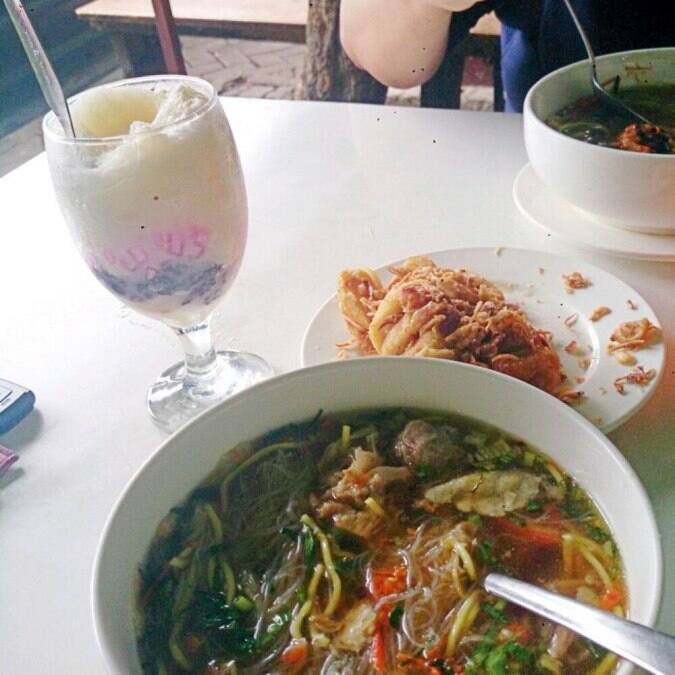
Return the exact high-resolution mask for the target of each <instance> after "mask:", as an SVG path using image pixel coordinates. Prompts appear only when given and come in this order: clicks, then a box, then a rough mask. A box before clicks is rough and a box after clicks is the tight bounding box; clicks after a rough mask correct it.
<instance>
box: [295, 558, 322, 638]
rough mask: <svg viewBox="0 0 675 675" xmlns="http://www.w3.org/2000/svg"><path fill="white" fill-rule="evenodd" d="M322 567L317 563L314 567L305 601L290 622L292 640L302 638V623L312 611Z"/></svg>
mask: <svg viewBox="0 0 675 675" xmlns="http://www.w3.org/2000/svg"><path fill="white" fill-rule="evenodd" d="M323 572H324V566H323V565H322V564H321V563H317V564H316V565H315V566H314V572H313V573H312V578H311V579H310V581H309V586H308V587H307V600H305V602H304V603H303V604H302V607H300V609H299V610H298V613H297V614H296V615H295V616H294V617H293V621H291V626H290V631H291V637H292V638H293V639H294V640H300V639H301V638H302V622H303V621H304V620H305V617H306V616H307V615H308V614H309V611H310V610H311V609H312V604H313V602H314V598H315V597H316V590H317V588H318V587H319V582H320V581H321V577H322V576H323Z"/></svg>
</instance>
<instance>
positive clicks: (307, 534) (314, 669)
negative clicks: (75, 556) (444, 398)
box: [136, 409, 627, 675]
mask: <svg viewBox="0 0 675 675" xmlns="http://www.w3.org/2000/svg"><path fill="white" fill-rule="evenodd" d="M489 571H502V572H504V573H507V574H511V575H513V576H516V577H519V578H522V579H525V580H527V581H530V582H532V583H536V584H538V585H541V586H546V587H548V588H550V589H552V590H556V591H558V592H560V593H563V594H565V595H568V596H571V597H576V598H577V599H579V600H581V601H584V602H587V603H590V604H593V605H597V606H600V607H603V608H605V609H608V610H611V611H614V612H615V613H617V614H623V613H624V612H625V610H626V607H627V604H626V603H627V598H626V591H625V587H624V583H623V580H622V569H621V561H620V557H619V553H618V551H617V549H616V546H615V544H614V542H613V540H612V538H611V535H610V533H609V530H608V528H607V525H606V524H605V522H604V521H603V519H602V518H601V516H600V514H599V513H598V511H597V509H596V508H595V507H594V505H593V503H592V502H591V500H590V499H589V497H588V496H587V495H586V494H585V493H584V492H583V491H582V490H581V489H580V488H579V486H578V485H577V484H576V483H575V482H574V480H573V479H572V478H571V477H569V476H567V475H566V474H565V473H564V472H563V471H562V469H561V468H560V467H558V466H557V465H556V464H555V463H553V462H552V461H551V460H550V459H549V458H547V457H546V456H545V455H543V454H542V453H540V452H538V451H537V450H535V449H534V448H532V447H530V446H528V445H527V444H525V443H524V442H522V441H520V440H518V439H516V438H513V437H511V436H509V435H507V434H505V433H503V432H501V431H499V430H497V429H495V428H493V427H490V426H488V425H485V424H483V423H480V422H477V421H476V420H473V419H469V418H465V417H459V416H456V415H451V414H447V413H439V412H436V411H423V410H414V409H378V410H364V411H356V412H351V413H345V414H339V415H321V414H320V415H317V416H316V417H315V418H314V419H312V420H309V421H306V422H303V423H300V424H291V425H289V426H287V427H284V428H282V429H278V430H275V431H273V432H271V433H269V434H266V435H265V436H263V437H261V438H259V439H257V440H255V441H253V442H249V443H244V444H241V445H240V446H237V447H236V448H234V449H233V450H231V451H230V452H229V453H227V454H226V455H225V457H224V459H223V460H222V461H221V463H220V464H219V465H218V466H217V467H216V468H215V469H214V470H213V472H212V473H211V474H210V475H209V476H208V477H207V478H206V479H205V480H204V481H203V482H202V483H201V484H200V485H199V486H198V487H197V488H196V489H195V490H193V492H192V493H191V494H190V495H189V497H188V498H187V499H186V500H185V501H184V502H183V503H182V504H181V505H179V506H178V507H176V508H175V509H173V510H172V511H171V513H170V514H169V515H168V516H167V517H166V518H165V519H164V520H163V521H162V522H161V523H160V525H159V527H158V529H157V532H156V534H155V536H154V538H153V541H152V542H151V544H150V548H149V551H148V554H147V556H146V559H145V560H144V562H143V564H142V566H141V568H140V587H139V593H138V597H137V617H136V618H137V629H138V648H139V654H140V658H141V663H142V668H143V671H144V672H145V673H152V674H157V675H162V674H168V673H182V672H186V671H187V672H196V673H204V674H209V675H225V674H230V675H232V674H235V673H236V674H245V673H246V674H248V673H250V674H252V673H279V674H282V673H283V674H290V673H316V674H322V675H329V674H333V675H338V674H340V675H348V674H349V673H354V674H356V673H375V674H378V675H384V674H387V675H388V674H400V675H418V674H419V675H448V674H451V673H452V674H459V673H461V674H464V675H479V674H482V673H485V674H486V675H500V674H502V673H504V674H506V673H542V674H543V673H549V674H550V673H563V674H567V673H569V674H577V673H594V675H599V674H601V673H608V672H611V671H612V670H613V668H614V665H615V663H616V658H615V657H614V656H613V655H612V654H608V653H606V652H605V651H604V650H602V649H600V648H599V647H596V646H595V645H593V644H592V643H589V642H587V641H585V640H583V639H581V638H578V637H574V635H573V634H572V633H571V632H569V631H567V630H566V629H564V628H561V627H556V626H554V625H553V624H551V623H549V622H548V621H545V620H543V619H541V618H539V617H537V616H535V615H533V614H530V613H528V612H527V611H525V610H522V609H520V608H518V607H517V606H515V605H510V604H508V603H506V602H505V601H503V600H498V599H497V598H495V597H493V596H490V595H489V594H487V593H485V592H484V591H483V590H482V589H481V584H480V580H481V579H482V577H483V576H484V575H485V574H486V573H487V572H489Z"/></svg>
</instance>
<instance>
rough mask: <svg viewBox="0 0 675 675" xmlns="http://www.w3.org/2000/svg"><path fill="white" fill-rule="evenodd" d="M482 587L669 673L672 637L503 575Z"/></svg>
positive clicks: (674, 648)
mask: <svg viewBox="0 0 675 675" xmlns="http://www.w3.org/2000/svg"><path fill="white" fill-rule="evenodd" d="M483 586H484V588H485V590H486V591H487V592H488V593H492V594H493V595H496V596H498V597H500V598H504V599H505V600H508V601H509V602H513V603H515V604H516V605H520V606H521V607H524V608H525V609H529V610H530V611H531V612H534V613H535V614H539V615H540V616H543V617H545V618H547V619H549V620H550V621H553V622H554V623H557V624H560V625H561V626H566V627H567V628H569V629H570V630H572V631H574V632H575V633H578V634H579V635H582V636H583V637H585V638H587V639H589V640H591V641H592V642H595V643H597V644H599V645H600V646H602V647H605V648H606V649H609V651H611V652H613V653H614V654H617V655H618V656H621V657H623V658H625V659H627V660H628V661H631V662H632V663H634V664H636V665H638V666H640V667H641V668H643V669H644V670H646V671H647V672H650V673H655V674H656V675H672V673H673V668H674V664H675V637H672V636H671V635H667V634H666V633H661V632H659V631H656V630H653V629H652V628H647V627H646V626H642V625H641V624H639V623H635V622H634V621H629V620H628V619H623V618H621V617H619V616H616V615H615V614H612V613H611V612H605V611H603V610H601V609H597V608H595V607H591V606H590V605H586V604H584V603H582V602H578V601H577V600H572V599H571V598H567V597H565V596H564V595H559V594H558V593H552V592H551V591H547V590H545V589H543V588H540V587H539V586H534V585H532V584H528V583H526V582H525V581H520V580H518V579H513V578H512V577H508V576H505V575H503V574H495V573H492V574H488V575H487V576H486V577H485V579H484V580H483Z"/></svg>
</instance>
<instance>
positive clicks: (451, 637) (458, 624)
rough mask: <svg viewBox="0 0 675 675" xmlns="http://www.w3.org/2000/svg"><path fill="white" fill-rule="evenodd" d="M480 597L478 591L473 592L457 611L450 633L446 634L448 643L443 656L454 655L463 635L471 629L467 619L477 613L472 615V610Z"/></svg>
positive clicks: (474, 616)
mask: <svg viewBox="0 0 675 675" xmlns="http://www.w3.org/2000/svg"><path fill="white" fill-rule="evenodd" d="M479 597H480V591H478V590H476V591H473V593H471V594H470V595H468V596H467V597H466V599H465V600H464V602H463V603H462V605H461V606H460V608H459V610H458V611H457V616H456V617H455V620H454V622H453V624H452V628H451V629H450V633H449V634H448V641H447V644H446V646H445V656H446V658H450V657H452V656H453V655H454V653H455V650H456V649H457V645H459V641H460V640H461V639H462V637H463V636H464V634H465V633H466V632H467V631H468V630H469V628H471V623H473V621H471V622H469V618H470V617H473V619H475V618H476V615H477V612H475V613H474V611H473V608H474V607H476V606H478V598H479Z"/></svg>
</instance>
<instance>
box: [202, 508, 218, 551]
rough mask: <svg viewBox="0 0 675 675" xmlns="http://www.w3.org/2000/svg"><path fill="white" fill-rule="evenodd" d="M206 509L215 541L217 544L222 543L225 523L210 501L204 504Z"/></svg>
mask: <svg viewBox="0 0 675 675" xmlns="http://www.w3.org/2000/svg"><path fill="white" fill-rule="evenodd" d="M204 510H205V511H206V515H207V516H208V517H209V523H211V530H212V531H213V541H214V542H215V543H216V544H222V543H223V524H222V523H221V522H220V518H219V517H218V514H217V513H216V510H215V509H214V508H213V506H211V504H209V503H208V502H206V503H205V504H204Z"/></svg>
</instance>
